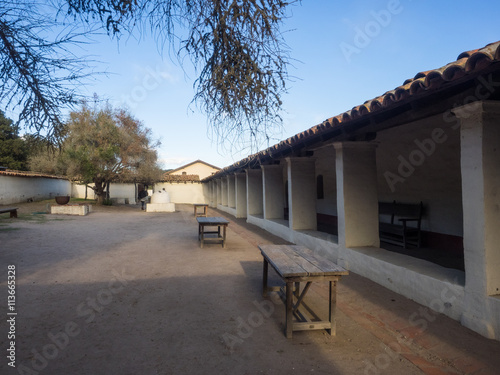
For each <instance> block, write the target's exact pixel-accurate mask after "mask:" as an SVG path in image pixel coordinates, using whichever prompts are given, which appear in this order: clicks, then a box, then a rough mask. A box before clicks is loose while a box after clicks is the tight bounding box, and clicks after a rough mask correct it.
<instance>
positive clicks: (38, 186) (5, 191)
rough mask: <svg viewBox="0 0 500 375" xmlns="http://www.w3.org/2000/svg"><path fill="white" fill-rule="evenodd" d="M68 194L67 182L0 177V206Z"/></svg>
mask: <svg viewBox="0 0 500 375" xmlns="http://www.w3.org/2000/svg"><path fill="white" fill-rule="evenodd" d="M70 194H71V183H70V182H69V181H68V180H63V179H59V178H46V177H22V176H5V175H0V205H7V204H15V203H19V202H26V201H28V200H33V201H39V200H43V199H50V198H53V197H55V196H56V195H70Z"/></svg>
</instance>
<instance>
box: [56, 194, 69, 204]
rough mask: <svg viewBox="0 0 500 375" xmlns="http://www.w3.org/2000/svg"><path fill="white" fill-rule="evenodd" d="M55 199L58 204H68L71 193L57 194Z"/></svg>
mask: <svg viewBox="0 0 500 375" xmlns="http://www.w3.org/2000/svg"><path fill="white" fill-rule="evenodd" d="M55 199H56V203H57V204H61V205H63V204H68V202H69V195H57V196H56V197H55Z"/></svg>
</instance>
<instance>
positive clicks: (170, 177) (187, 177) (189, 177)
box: [162, 172, 200, 182]
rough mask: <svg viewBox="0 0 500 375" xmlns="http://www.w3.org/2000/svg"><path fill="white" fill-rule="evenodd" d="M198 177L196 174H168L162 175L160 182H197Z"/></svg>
mask: <svg viewBox="0 0 500 375" xmlns="http://www.w3.org/2000/svg"><path fill="white" fill-rule="evenodd" d="M199 181H200V176H198V175H197V174H168V173H167V172H166V173H165V174H164V175H163V178H162V182H199Z"/></svg>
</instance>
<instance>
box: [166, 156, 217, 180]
mask: <svg viewBox="0 0 500 375" xmlns="http://www.w3.org/2000/svg"><path fill="white" fill-rule="evenodd" d="M218 171H220V168H218V167H216V166H214V165H211V164H208V163H205V162H204V161H202V160H196V161H193V162H192V163H189V164H186V165H183V166H182V167H179V168H176V169H172V170H170V171H168V172H165V174H164V175H163V176H164V179H165V180H166V179H168V178H170V177H169V176H179V175H180V176H194V175H197V176H198V177H199V178H198V180H203V179H204V178H206V177H209V176H211V175H212V174H214V173H216V172H218ZM174 179H175V177H174V178H172V180H174Z"/></svg>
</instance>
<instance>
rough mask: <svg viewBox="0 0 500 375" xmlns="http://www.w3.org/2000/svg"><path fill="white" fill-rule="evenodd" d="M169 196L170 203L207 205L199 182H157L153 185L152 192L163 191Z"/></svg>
mask: <svg viewBox="0 0 500 375" xmlns="http://www.w3.org/2000/svg"><path fill="white" fill-rule="evenodd" d="M163 189H165V191H166V192H167V193H169V194H170V202H172V203H186V204H194V203H208V202H207V201H206V199H205V195H204V194H203V185H202V184H201V183H199V182H194V183H192V182H187V183H168V182H159V183H157V184H155V185H154V189H153V190H154V191H158V190H163Z"/></svg>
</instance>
